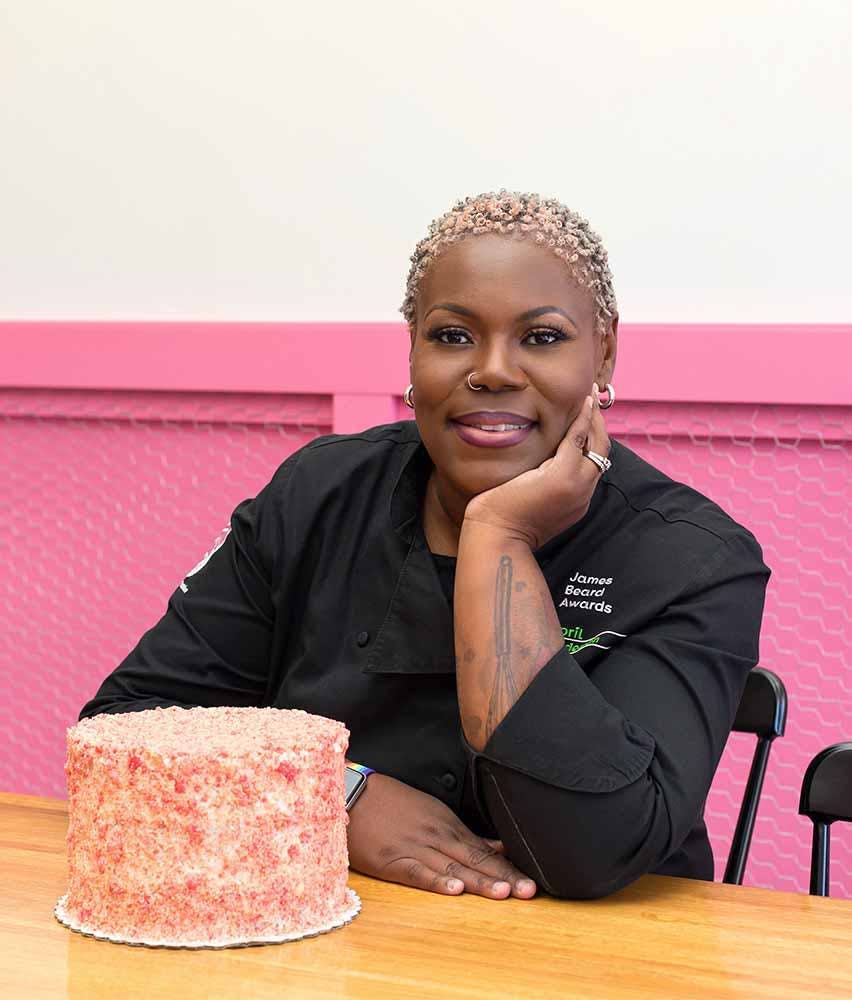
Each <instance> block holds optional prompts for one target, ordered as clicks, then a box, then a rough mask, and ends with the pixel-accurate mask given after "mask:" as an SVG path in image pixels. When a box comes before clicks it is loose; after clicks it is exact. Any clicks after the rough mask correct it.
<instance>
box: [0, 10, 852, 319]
mask: <svg viewBox="0 0 852 1000" xmlns="http://www.w3.org/2000/svg"><path fill="white" fill-rule="evenodd" d="M850 37H852V4H851V3H850V2H849V0H809V2H801V3H798V2H787V3H784V2H782V0H774V2H772V0H765V2H764V0H715V2H714V3H712V4H694V3H688V2H686V3H685V2H683V0H671V2H669V0H646V2H644V3H639V2H636V0H629V2H628V0H621V2H610V3H606V2H604V0H600V2H597V3H593V2H585V3H581V2H558V0H550V2H535V0H528V2H525V3H520V2H508V0H454V2H451V3H446V2H443V0H381V2H369V0H367V2H362V3H352V2H351V0H346V2H340V0H333V2H326V3H314V4H311V3H298V4H297V3H291V2H289V0H267V2H263V0H137V2H135V3H132V2H127V0H125V2H122V0H78V2H69V0H0V95H2V96H0V143H2V150H0V318H3V319H13V318H18V319H24V318H45V319H48V318H50V319H68V318H94V319H121V318H159V319H165V318H197V319H238V318H241V319H278V320H295V319H312V320H321V319H328V320H332V319H356V320H397V319H399V318H400V317H399V314H398V312H397V310H398V307H399V305H400V303H401V300H402V291H403V282H404V279H405V275H406V272H407V269H408V257H409V255H410V253H411V252H412V250H413V248H414V244H415V243H416V242H417V240H418V239H420V238H421V236H422V235H423V234H424V233H425V231H426V227H427V225H428V223H429V221H430V220H431V219H432V218H434V217H435V216H437V215H439V214H440V213H442V212H443V211H444V210H446V209H447V208H448V207H449V206H450V205H451V204H452V202H453V201H455V200H456V199H457V198H459V197H462V196H465V195H467V194H475V193H478V192H480V191H483V190H488V189H492V188H497V187H500V186H505V187H509V188H517V189H522V190H528V191H538V192H540V193H541V194H544V195H548V196H554V197H557V198H560V199H561V200H562V201H564V202H566V203H567V204H569V205H571V206H572V207H574V208H576V209H578V210H579V211H581V212H583V213H584V214H585V215H587V216H588V217H589V219H590V220H591V221H592V224H593V225H594V226H595V227H596V228H597V229H598V230H599V231H600V232H601V234H602V235H603V237H604V240H605V242H606V244H607V246H608V247H609V250H610V256H611V261H612V266H613V271H614V274H615V279H616V291H617V293H618V295H619V299H620V305H621V313H622V318H623V319H624V320H631V321H686V322H695V321H711V320H714V321H716V320H718V321H785V322H810V321H834V322H843V321H845V322H849V321H852V281H850V279H849V263H850V252H849V249H848V240H849V234H850V232H852V197H850V189H852V141H850V134H852V126H851V125H850V123H851V122H852V114H850V112H852V104H850V94H852V71H850V55H849V40H850Z"/></svg>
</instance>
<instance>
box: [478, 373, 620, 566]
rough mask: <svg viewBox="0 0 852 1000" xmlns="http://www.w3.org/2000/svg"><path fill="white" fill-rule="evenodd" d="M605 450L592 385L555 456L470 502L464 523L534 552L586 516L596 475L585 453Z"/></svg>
mask: <svg viewBox="0 0 852 1000" xmlns="http://www.w3.org/2000/svg"><path fill="white" fill-rule="evenodd" d="M590 403H591V405H590ZM609 450H610V442H609V435H608V434H607V432H606V425H605V424H604V419H603V414H602V413H601V408H600V399H599V397H598V391H597V386H596V385H595V386H593V387H592V394H591V396H587V397H586V399H585V400H584V401H583V405H582V406H581V407H580V412H579V413H578V414H577V416H576V417H575V418H574V420H573V421H572V423H571V426H570V427H569V428H568V430H567V431H566V432H565V436H564V437H563V438H562V440H561V441H560V442H559V446H558V447H557V449H556V454H555V455H554V456H553V457H552V458H548V459H546V460H545V461H544V462H542V463H541V465H539V466H538V467H537V468H535V469H530V470H529V471H527V472H522V473H521V474H520V475H519V476H515V478H514V479H510V480H508V481H507V482H505V483H502V484H501V485H500V486H495V487H494V488H493V489H490V490H486V491H485V492H484V493H480V494H478V495H477V496H475V497H474V498H473V499H472V500H471V501H470V503H469V504H468V505H467V509H466V510H465V522H466V523H468V522H476V523H478V524H486V525H489V526H490V527H492V528H496V529H498V530H500V531H502V532H503V533H504V534H506V535H508V536H510V537H512V538H518V539H520V540H521V541H524V542H526V544H527V545H529V547H530V549H531V550H532V551H535V550H536V549H538V548H540V547H541V546H542V545H544V543H545V542H547V541H549V540H550V539H551V538H553V537H554V536H555V535H558V534H559V533H560V532H562V531H565V530H566V529H568V528H570V527H571V525H572V524H576V522H577V521H579V520H580V519H581V518H582V517H583V516H584V515H585V513H586V511H587V510H588V509H589V504H590V502H591V499H592V494H593V493H594V491H595V487H596V486H597V484H598V479H600V475H601V473H600V470H599V469H598V467H597V466H596V465H595V463H594V462H593V461H591V459H589V458H587V457H586V456H585V454H584V452H586V451H594V452H597V454H599V455H603V456H604V457H607V456H608V455H609Z"/></svg>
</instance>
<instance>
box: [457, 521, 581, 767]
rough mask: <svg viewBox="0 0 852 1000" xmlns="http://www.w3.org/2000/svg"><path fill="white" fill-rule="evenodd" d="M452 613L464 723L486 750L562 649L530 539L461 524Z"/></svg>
mask: <svg viewBox="0 0 852 1000" xmlns="http://www.w3.org/2000/svg"><path fill="white" fill-rule="evenodd" d="M453 614H454V619H455V648H456V683H457V687H458V697H459V708H460V710H461V721H462V727H463V729H464V734H465V737H466V738H467V741H468V743H470V745H471V746H472V747H474V748H475V749H477V750H481V749H482V748H483V747H484V746H485V744H486V743H487V742H488V739H489V737H490V736H491V734H492V733H493V732H494V730H495V729H496V728H497V726H498V725H499V724H500V722H501V721H502V720H503V717H504V716H505V715H506V713H507V712H508V711H509V709H510V708H511V707H512V706H513V705H514V704H515V702H516V701H517V700H518V698H520V696H521V695H522V694H523V693H524V691H525V690H526V688H527V687H528V685H529V684H530V682H531V681H532V680H533V678H534V677H535V676H536V674H538V672H539V670H541V668H542V667H543V666H544V665H545V664H546V663H547V662H548V661H549V660H550V659H552V657H553V656H555V655H556V653H558V652H559V650H560V649H562V647H563V644H564V641H563V638H562V628H561V626H560V624H559V618H558V617H557V615H556V608H555V607H554V604H553V599H552V598H551V596H550V590H549V589H548V586H547V582H546V581H545V579H544V576H543V574H542V572H541V570H540V569H539V566H538V563H537V562H536V561H535V557H534V556H533V554H532V552H531V550H530V548H529V546H528V545H527V544H526V542H524V541H521V540H520V539H518V538H515V537H512V536H511V535H510V534H508V533H507V532H505V531H503V530H502V529H500V528H497V527H493V526H491V525H488V524H484V523H482V522H477V521H467V520H466V521H465V522H464V524H463V526H462V531H461V536H460V538H459V550H458V560H457V564H456V583H455V597H454V600H453Z"/></svg>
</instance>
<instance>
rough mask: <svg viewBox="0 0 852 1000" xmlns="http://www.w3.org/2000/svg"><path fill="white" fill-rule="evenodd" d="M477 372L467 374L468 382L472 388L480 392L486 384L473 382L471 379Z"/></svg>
mask: <svg viewBox="0 0 852 1000" xmlns="http://www.w3.org/2000/svg"><path fill="white" fill-rule="evenodd" d="M475 374H476V372H470V373H469V374H468V376H467V384H468V385H469V386H470V388H471V389H473V391H474V392H479V390H480V389H484V388H485V386H484V385H474V384H473V382H471V379H472V378H473V376H474V375H475Z"/></svg>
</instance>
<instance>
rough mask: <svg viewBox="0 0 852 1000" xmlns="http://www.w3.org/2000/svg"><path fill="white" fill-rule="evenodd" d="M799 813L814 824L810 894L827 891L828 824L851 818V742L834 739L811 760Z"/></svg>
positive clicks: (816, 894) (803, 781)
mask: <svg viewBox="0 0 852 1000" xmlns="http://www.w3.org/2000/svg"><path fill="white" fill-rule="evenodd" d="M799 815H800V816H807V817H808V818H809V819H810V820H811V822H812V823H813V825H814V839H813V847H812V849H811V895H812V896H827V895H828V862H829V857H828V848H829V827H830V826H831V824H832V823H834V822H835V821H836V820H838V819H840V820H847V821H848V820H852V743H835V744H833V745H832V746H830V747H826V748H825V750H821V751H820V752H819V753H818V754H817V755H816V757H814V759H813V760H812V761H811V762H810V764H808V769H807V771H805V777H804V778H803V779H802V797H801V798H800V799H799Z"/></svg>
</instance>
